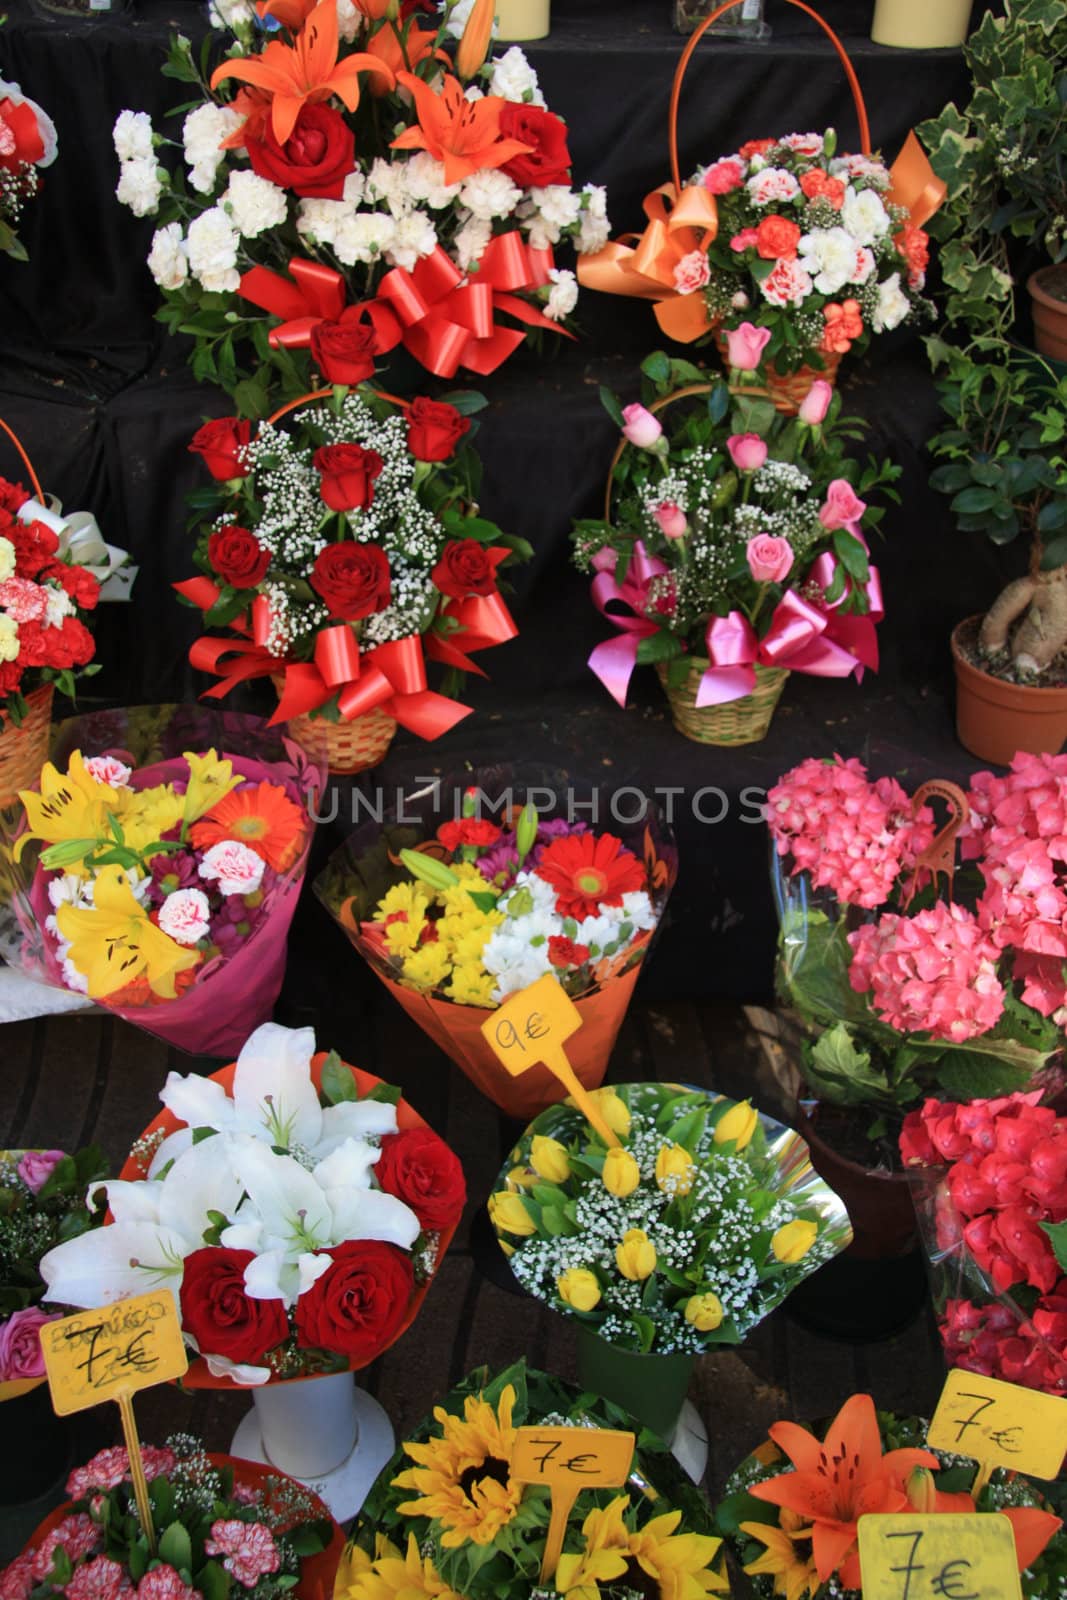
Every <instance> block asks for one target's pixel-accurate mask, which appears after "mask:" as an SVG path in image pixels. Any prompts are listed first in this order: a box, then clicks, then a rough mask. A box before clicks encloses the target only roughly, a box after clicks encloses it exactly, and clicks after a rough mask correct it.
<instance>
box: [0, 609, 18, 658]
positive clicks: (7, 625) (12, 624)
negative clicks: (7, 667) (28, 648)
mask: <svg viewBox="0 0 1067 1600" xmlns="http://www.w3.org/2000/svg"><path fill="white" fill-rule="evenodd" d="M18 654H19V625H18V623H17V622H16V621H15V619H14V617H8V616H4V615H2V614H0V661H17V660H18Z"/></svg>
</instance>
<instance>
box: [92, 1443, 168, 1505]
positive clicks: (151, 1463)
mask: <svg viewBox="0 0 1067 1600" xmlns="http://www.w3.org/2000/svg"><path fill="white" fill-rule="evenodd" d="M177 1459H178V1458H177V1456H176V1455H175V1454H174V1451H173V1450H168V1449H167V1448H166V1446H156V1445H150V1444H146V1445H142V1446H141V1460H142V1462H143V1463H144V1474H145V1477H146V1478H147V1479H148V1481H149V1482H151V1481H152V1479H153V1478H164V1477H166V1475H167V1474H168V1473H169V1472H173V1470H174V1467H175V1465H176V1464H177ZM129 1476H130V1458H129V1456H128V1455H127V1454H126V1447H125V1445H121V1444H116V1445H112V1446H111V1447H110V1448H109V1449H107V1450H99V1451H98V1452H97V1454H96V1455H95V1456H94V1457H93V1459H92V1460H91V1461H87V1462H86V1464H85V1466H84V1467H76V1468H75V1469H74V1471H73V1472H72V1473H71V1475H70V1477H69V1478H68V1479H67V1493H68V1494H69V1496H70V1498H71V1499H72V1500H83V1499H84V1498H85V1496H86V1495H88V1494H91V1493H92V1492H93V1490H94V1489H115V1488H117V1487H118V1485H119V1484H120V1483H124V1482H127V1481H128V1480H129Z"/></svg>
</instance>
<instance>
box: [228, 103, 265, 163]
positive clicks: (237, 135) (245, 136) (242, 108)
mask: <svg viewBox="0 0 1067 1600" xmlns="http://www.w3.org/2000/svg"><path fill="white" fill-rule="evenodd" d="M230 110H231V111H236V112H237V113H238V115H239V116H242V117H244V119H245V120H244V121H243V122H242V123H241V126H240V127H239V128H235V129H234V131H233V132H232V133H230V134H227V136H226V138H225V139H223V141H222V148H223V149H224V150H244V149H246V148H247V146H248V144H249V142H250V141H251V142H253V143H254V142H255V141H256V140H257V139H262V137H263V128H264V125H265V124H266V121H267V118H268V117H269V116H270V95H269V94H264V92H263V90H262V89H238V91H237V93H236V94H235V95H234V97H233V99H232V100H231V101H230Z"/></svg>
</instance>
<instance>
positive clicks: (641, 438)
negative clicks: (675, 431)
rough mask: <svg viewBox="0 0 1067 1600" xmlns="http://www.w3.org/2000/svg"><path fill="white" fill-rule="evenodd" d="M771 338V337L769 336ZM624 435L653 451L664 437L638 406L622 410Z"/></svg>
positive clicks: (658, 426)
mask: <svg viewBox="0 0 1067 1600" xmlns="http://www.w3.org/2000/svg"><path fill="white" fill-rule="evenodd" d="M767 337H768V338H770V335H769V334H768V336H767ZM622 421H623V429H622V431H623V434H624V435H625V437H626V438H627V439H628V440H629V441H630V443H631V444H635V445H636V446H637V448H638V449H639V450H652V449H653V448H654V447H655V446H656V445H657V444H658V443H659V441H660V439H661V438H662V437H663V429H662V428H661V427H660V425H659V423H658V422H657V421H656V419H655V417H654V416H653V415H652V413H651V411H647V410H646V409H645V407H644V406H641V405H638V404H636V402H635V403H634V404H633V405H632V406H623V408H622Z"/></svg>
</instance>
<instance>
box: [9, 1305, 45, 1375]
mask: <svg viewBox="0 0 1067 1600" xmlns="http://www.w3.org/2000/svg"><path fill="white" fill-rule="evenodd" d="M55 1321H56V1318H55V1317H54V1316H51V1317H50V1316H48V1315H46V1313H45V1312H43V1311H42V1310H41V1309H40V1308H39V1307H38V1306H27V1307H26V1308H25V1310H23V1311H13V1312H12V1313H11V1315H10V1316H9V1317H8V1319H7V1321H6V1322H0V1382H2V1383H11V1382H13V1381H14V1380H15V1379H17V1378H43V1377H44V1356H43V1355H42V1354H41V1338H40V1331H41V1329H42V1328H43V1327H44V1325H45V1323H46V1322H55Z"/></svg>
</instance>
